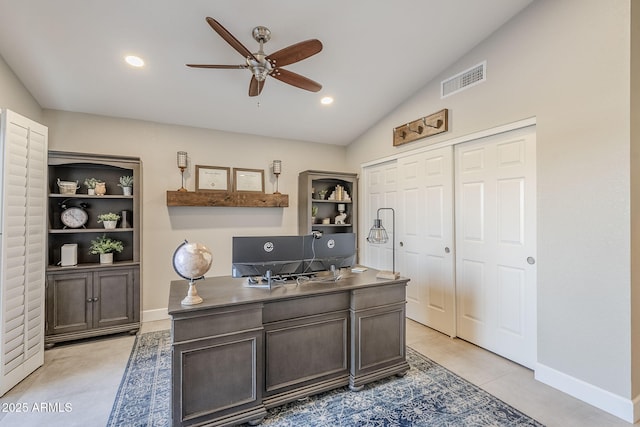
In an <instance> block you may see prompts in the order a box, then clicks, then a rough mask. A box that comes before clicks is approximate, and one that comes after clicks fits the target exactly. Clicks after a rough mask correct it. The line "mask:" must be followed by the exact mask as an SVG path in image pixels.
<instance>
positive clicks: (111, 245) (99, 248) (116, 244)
mask: <svg viewBox="0 0 640 427" xmlns="http://www.w3.org/2000/svg"><path fill="white" fill-rule="evenodd" d="M123 250H124V245H123V244H122V242H121V241H120V240H114V239H111V238H109V237H107V236H106V235H104V234H103V235H102V236H101V237H98V238H97V239H95V240H92V241H91V246H90V247H89V253H90V254H92V255H98V254H110V253H113V252H118V253H120V252H122V251H123Z"/></svg>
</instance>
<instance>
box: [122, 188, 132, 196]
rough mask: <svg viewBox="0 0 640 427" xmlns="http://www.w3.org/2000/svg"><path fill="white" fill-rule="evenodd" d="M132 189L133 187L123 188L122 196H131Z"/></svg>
mask: <svg viewBox="0 0 640 427" xmlns="http://www.w3.org/2000/svg"><path fill="white" fill-rule="evenodd" d="M131 189H132V187H122V194H123V195H125V196H130V195H131Z"/></svg>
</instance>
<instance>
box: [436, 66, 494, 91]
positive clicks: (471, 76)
mask: <svg viewBox="0 0 640 427" xmlns="http://www.w3.org/2000/svg"><path fill="white" fill-rule="evenodd" d="M486 79H487V61H484V62H482V63H480V64H478V65H475V66H473V67H471V68H469V69H468V70H465V71H463V72H461V73H459V74H456V75H455V76H453V77H450V78H448V79H447V80H443V81H442V83H441V84H440V98H446V97H447V96H449V95H453V94H454V93H458V92H460V91H462V90H465V89H468V88H470V87H471V86H475V85H477V84H478V83H482V82H483V81H485V80H486Z"/></svg>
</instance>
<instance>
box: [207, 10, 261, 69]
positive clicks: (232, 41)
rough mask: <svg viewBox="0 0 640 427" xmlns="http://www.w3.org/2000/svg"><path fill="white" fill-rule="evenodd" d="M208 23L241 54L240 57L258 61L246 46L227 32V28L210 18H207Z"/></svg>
mask: <svg viewBox="0 0 640 427" xmlns="http://www.w3.org/2000/svg"><path fill="white" fill-rule="evenodd" d="M207 22H208V23H209V25H210V26H211V28H213V30H214V31H215V32H216V33H218V34H219V35H220V37H222V38H223V39H224V40H225V41H226V42H227V43H229V44H230V45H231V47H232V48H234V49H235V50H237V51H238V52H239V53H240V55H242V56H244V57H245V58H247V57H249V58H253V59H255V60H256V61H257V59H256V58H255V56H253V53H251V51H250V50H249V49H247V48H246V47H244V45H243V44H242V43H240V42H239V41H238V39H236V38H235V37H234V36H233V34H231V33H230V32H229V31H227V29H226V28H224V27H223V26H222V25H220V23H219V22H218V21H216V20H215V19H213V18H210V17H208V16H207Z"/></svg>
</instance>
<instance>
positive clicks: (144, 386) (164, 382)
mask: <svg viewBox="0 0 640 427" xmlns="http://www.w3.org/2000/svg"><path fill="white" fill-rule="evenodd" d="M407 361H408V362H409V365H410V366H411V369H410V370H409V371H408V372H407V374H406V375H405V376H404V377H402V378H398V377H395V376H393V377H390V378H387V379H384V380H380V381H376V382H373V383H371V384H368V385H366V386H365V388H364V389H363V390H361V391H359V392H352V391H350V390H349V389H348V388H347V387H343V388H339V389H336V390H333V391H330V392H326V393H322V394H319V395H316V396H312V397H309V398H308V399H305V400H303V401H296V402H292V403H289V404H286V405H283V406H280V407H277V408H273V409H270V410H269V411H268V415H267V417H266V418H265V419H264V420H263V422H262V423H261V424H260V425H262V426H286V427H300V426H317V427H337V426H344V427H348V426H372V427H373V426H376V427H377V426H389V427H391V426H393V427H395V426H442V427H444V426H456V427H458V426H509V427H514V426H536V427H543V426H542V424H540V423H539V422H537V421H535V420H533V419H532V418H530V417H528V416H527V415H525V414H523V413H522V412H520V411H518V410H517V409H515V408H513V407H511V406H509V405H507V404H506V403H504V402H503V401H501V400H500V399H498V398H496V397H494V396H492V395H491V394H489V393H487V392H485V391H484V390H482V389H480V388H478V387H477V386H475V385H473V384H471V383H469V382H468V381H466V380H464V379H462V378H460V377H459V376H457V375H455V374H454V373H452V372H451V371H449V370H447V369H446V368H444V367H442V366H440V365H438V364H437V363H435V362H433V361H432V360H429V359H428V358H426V357H425V356H422V355H421V354H419V353H418V352H416V351H414V350H412V349H411V348H409V347H407ZM170 401H171V343H170V336H169V331H159V332H151V333H147V334H142V335H139V336H138V337H137V338H136V342H135V344H134V346H133V350H132V352H131V357H130V358H129V363H128V364H127V368H126V370H125V373H124V376H123V378H122V382H121V384H120V388H119V389H118V393H117V395H116V399H115V402H114V404H113V409H112V410H111V416H110V417H109V422H108V424H107V426H108V427H111V426H113V427H116V426H117V427H122V426H157V427H160V426H162V427H164V426H167V427H168V426H170V425H171V407H170Z"/></svg>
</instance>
